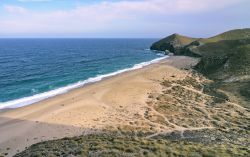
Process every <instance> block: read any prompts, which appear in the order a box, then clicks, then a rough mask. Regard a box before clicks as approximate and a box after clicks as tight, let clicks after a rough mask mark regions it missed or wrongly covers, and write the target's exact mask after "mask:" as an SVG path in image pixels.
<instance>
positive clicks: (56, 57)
mask: <svg viewBox="0 0 250 157" xmlns="http://www.w3.org/2000/svg"><path fill="white" fill-rule="evenodd" d="M156 40H157V39H0V109H4V108H5V109H6V108H17V107H21V106H25V105H30V104H32V103H35V102H38V101H41V100H44V99H47V98H50V97H52V96H55V95H59V94H63V93H66V92H68V91H70V90H72V89H75V88H78V87H82V86H84V85H86V84H88V83H93V82H97V81H100V80H102V79H103V78H106V77H111V76H114V75H117V74H120V73H123V72H126V71H130V70H135V69H139V68H142V67H144V66H146V65H149V64H151V63H155V62H158V61H160V60H162V59H164V58H166V57H167V56H164V55H163V54H161V53H158V52H153V51H150V50H149V48H150V46H151V44H152V43H153V42H155V41H156Z"/></svg>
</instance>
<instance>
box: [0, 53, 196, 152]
mask: <svg viewBox="0 0 250 157" xmlns="http://www.w3.org/2000/svg"><path fill="white" fill-rule="evenodd" d="M196 63H197V59H194V58H190V57H183V56H182V57H180V56H179V57H177V56H172V57H170V58H167V59H164V60H162V61H160V62H158V63H154V64H151V65H148V66H145V67H143V68H141V69H137V70H133V71H129V72H125V73H122V74H119V75H116V76H113V77H110V78H106V79H104V80H102V81H100V82H96V83H93V84H89V85H86V86H84V87H81V88H78V89H74V90H72V91H70V92H68V93H65V94H62V95H58V96H55V97H53V98H49V99H47V100H43V101H41V102H38V103H35V104H32V105H29V106H25V107H21V108H16V109H12V110H9V111H3V112H1V113H0V132H1V134H0V151H1V153H5V154H6V155H7V156H12V155H14V154H16V153H18V152H20V151H22V150H24V149H25V148H26V147H28V146H30V145H32V144H34V143H38V142H41V141H47V140H52V139H60V138H63V137H72V136H77V135H87V134H90V133H95V132H96V133H98V132H102V131H112V130H115V129H116V128H117V127H118V128H119V126H121V125H123V126H125V125H126V126H127V127H129V126H133V125H137V126H140V127H141V129H147V128H148V127H150V125H147V124H146V123H145V121H143V120H138V121H137V119H138V118H137V117H138V116H140V115H143V114H144V113H145V110H146V109H147V103H146V102H147V100H148V96H149V94H152V93H157V92H160V91H161V90H162V87H161V85H160V82H161V81H162V80H163V79H169V80H174V79H181V78H185V77H186V75H187V74H188V72H187V70H185V69H187V68H188V67H190V66H191V65H194V64H196ZM135 121H136V124H135V123H134V122H135Z"/></svg>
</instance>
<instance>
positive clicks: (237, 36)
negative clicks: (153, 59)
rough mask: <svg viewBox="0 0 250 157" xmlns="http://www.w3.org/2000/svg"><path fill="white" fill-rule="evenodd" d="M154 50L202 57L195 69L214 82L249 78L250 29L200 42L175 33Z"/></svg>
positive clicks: (152, 47) (156, 44)
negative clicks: (215, 80) (247, 76)
mask: <svg viewBox="0 0 250 157" xmlns="http://www.w3.org/2000/svg"><path fill="white" fill-rule="evenodd" d="M151 49H152V50H158V51H169V52H172V53H174V54H175V55H187V56H197V57H201V61H200V63H199V64H198V65H197V66H196V69H197V70H198V71H200V72H202V73H203V74H205V75H206V76H209V77H210V78H213V79H231V80H232V79H236V80H238V79H241V78H245V77H246V75H250V63H249V62H250V53H249V50H250V29H249V28H247V29H236V30H231V31H228V32H225V33H222V34H219V35H216V36H214V37H211V38H199V39H197V38H190V37H186V36H182V35H177V34H174V35H170V36H169V37H166V38H164V39H162V40H160V41H158V42H156V43H154V44H153V45H152V46H151ZM243 76H244V77H243Z"/></svg>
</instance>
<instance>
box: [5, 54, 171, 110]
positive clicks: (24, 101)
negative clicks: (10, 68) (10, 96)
mask: <svg viewBox="0 0 250 157" xmlns="http://www.w3.org/2000/svg"><path fill="white" fill-rule="evenodd" d="M165 58H168V56H164V57H160V58H157V59H154V60H151V61H148V62H142V63H139V64H135V65H134V66H133V67H131V68H127V69H122V70H118V71H115V72H112V73H108V74H103V75H97V76H96V77H91V78H88V79H87V80H84V81H79V82H77V83H74V84H70V85H67V86H65V87H61V88H57V89H54V90H51V91H48V92H44V93H40V94H36V95H33V96H29V97H24V98H20V99H16V100H11V101H7V102H1V103H0V109H7V108H9V109H11V108H18V107H22V106H26V105H30V104H33V103H36V102H39V101H41V100H44V99H47V98H51V97H53V96H56V95H59V94H64V93H67V92H68V91H70V90H72V89H75V88H79V87H82V86H84V85H86V84H88V83H93V82H98V81H101V80H102V79H104V78H108V77H111V76H115V75H117V74H121V73H124V72H127V71H131V70H136V69H140V68H142V67H144V66H147V65H150V64H152V63H157V62H159V61H161V60H162V59H165Z"/></svg>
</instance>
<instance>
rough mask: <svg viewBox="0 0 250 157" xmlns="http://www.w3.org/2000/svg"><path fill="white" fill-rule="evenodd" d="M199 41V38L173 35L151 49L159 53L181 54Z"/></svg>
mask: <svg viewBox="0 0 250 157" xmlns="http://www.w3.org/2000/svg"><path fill="white" fill-rule="evenodd" d="M195 40H198V39H197V38H190V37H186V36H182V35H179V34H172V35H170V36H168V37H166V38H164V39H162V40H160V41H158V42H156V43H154V44H153V45H152V46H151V48H150V49H152V50H158V51H166V50H168V51H170V52H173V53H175V54H181V52H182V50H183V47H184V46H186V45H188V44H190V43H192V42H193V41H195Z"/></svg>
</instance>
